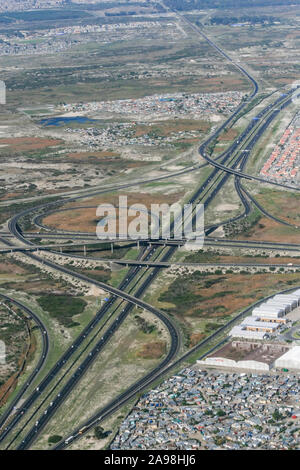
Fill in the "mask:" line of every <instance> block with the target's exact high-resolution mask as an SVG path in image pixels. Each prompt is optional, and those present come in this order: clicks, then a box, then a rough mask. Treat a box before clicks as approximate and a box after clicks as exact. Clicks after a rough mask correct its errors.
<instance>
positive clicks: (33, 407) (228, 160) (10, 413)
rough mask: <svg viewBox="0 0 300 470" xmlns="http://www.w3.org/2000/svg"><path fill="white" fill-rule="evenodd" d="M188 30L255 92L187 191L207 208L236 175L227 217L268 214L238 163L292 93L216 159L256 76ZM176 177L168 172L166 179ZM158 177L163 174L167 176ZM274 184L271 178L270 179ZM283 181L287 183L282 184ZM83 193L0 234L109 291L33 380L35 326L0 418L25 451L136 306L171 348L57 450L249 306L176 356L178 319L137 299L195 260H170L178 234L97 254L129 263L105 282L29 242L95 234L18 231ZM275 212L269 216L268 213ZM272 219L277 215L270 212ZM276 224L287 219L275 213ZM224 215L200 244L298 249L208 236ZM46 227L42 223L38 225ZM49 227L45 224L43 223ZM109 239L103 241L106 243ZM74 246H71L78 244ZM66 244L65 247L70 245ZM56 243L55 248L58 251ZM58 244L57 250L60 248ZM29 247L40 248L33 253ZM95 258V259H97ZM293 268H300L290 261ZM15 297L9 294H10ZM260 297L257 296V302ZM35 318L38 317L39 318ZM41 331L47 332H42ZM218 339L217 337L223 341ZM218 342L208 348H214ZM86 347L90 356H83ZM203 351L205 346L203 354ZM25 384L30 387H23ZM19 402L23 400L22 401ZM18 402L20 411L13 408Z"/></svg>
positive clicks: (2, 436) (10, 244)
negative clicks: (30, 352)
mask: <svg viewBox="0 0 300 470" xmlns="http://www.w3.org/2000/svg"><path fill="white" fill-rule="evenodd" d="M192 28H193V29H194V30H195V31H196V32H197V34H200V35H201V36H202V37H203V38H204V39H205V40H206V41H208V43H209V44H210V45H211V46H212V47H213V48H215V49H216V50H217V51H218V52H219V53H220V54H222V56H223V57H224V58H225V59H226V60H228V61H230V62H231V63H232V64H233V65H234V66H235V67H236V68H237V69H238V70H239V71H240V72H241V73H242V74H243V75H244V76H246V77H247V79H248V80H249V81H250V83H251V85H252V88H253V91H252V93H251V96H250V97H249V98H248V100H247V102H244V103H242V104H241V105H240V106H239V107H238V109H237V110H236V111H235V112H234V113H233V114H232V115H231V116H230V118H228V119H227V120H226V122H224V123H223V124H222V126H220V127H219V128H218V129H217V130H216V131H215V132H214V133H213V134H212V135H210V136H209V138H208V139H207V140H206V141H205V142H204V143H203V144H202V145H201V146H200V148H199V154H200V155H201V156H202V157H203V158H204V159H205V160H206V162H207V165H210V166H211V167H212V171H211V172H210V174H209V176H208V177H207V178H206V180H205V181H204V182H203V183H202V184H201V186H200V187H199V188H197V189H196V191H195V193H194V195H193V196H192V197H191V199H190V201H189V202H191V203H194V202H202V203H204V205H205V207H206V208H207V207H208V206H209V205H210V204H211V202H212V201H213V200H214V199H215V197H216V196H217V195H218V194H219V193H220V191H221V189H222V188H223V187H224V186H225V184H226V183H227V182H228V180H229V178H230V177H234V178H235V188H236V190H237V194H238V195H239V197H240V199H241V202H242V204H243V207H244V211H243V213H242V214H240V215H238V216H236V217H234V218H232V219H230V221H234V220H238V219H240V218H243V217H246V216H247V215H248V214H249V213H250V212H251V210H252V204H254V205H255V206H256V207H258V209H260V210H261V211H262V212H263V213H264V214H265V215H267V216H269V214H268V213H267V212H266V211H265V210H264V209H263V208H261V206H260V205H259V204H258V203H257V202H256V201H255V199H254V198H253V197H252V196H251V195H250V194H249V192H248V191H247V190H246V189H245V188H244V187H243V186H242V184H241V180H242V179H246V180H253V181H259V182H260V183H265V184H271V183H269V182H266V181H265V180H263V179H262V178H258V177H255V176H251V175H248V174H246V173H245V172H244V171H243V169H244V167H245V164H246V162H247V160H248V159H249V157H250V155H251V150H252V149H253V148H254V146H255V144H256V143H257V141H258V140H259V139H260V138H261V136H262V135H263V133H264V132H265V131H266V129H267V128H268V127H269V126H270V124H271V123H272V122H273V121H274V119H275V118H276V117H277V115H278V113H280V112H282V111H284V109H285V108H286V107H287V106H289V104H290V103H291V97H290V94H289V92H287V93H285V94H282V96H280V97H279V98H278V99H276V101H275V102H274V103H272V104H268V105H267V106H266V107H265V108H263V109H262V110H261V111H260V112H259V114H258V115H257V116H256V117H257V119H255V120H254V119H253V120H251V122H250V123H249V125H248V126H247V127H246V129H245V130H244V131H243V132H242V134H241V135H240V136H239V138H238V139H237V140H236V141H235V142H234V143H233V144H232V145H231V146H230V147H229V149H227V150H226V151H225V152H224V153H223V154H222V155H221V156H220V157H218V159H217V160H216V159H213V158H211V157H209V156H208V155H207V151H206V150H207V148H208V146H209V145H210V144H211V142H213V141H214V139H216V137H218V136H219V135H220V134H221V133H222V132H223V130H224V129H225V128H226V127H227V126H230V124H231V123H232V122H234V120H235V118H236V117H237V116H238V115H239V114H240V113H241V112H242V111H243V109H244V108H245V107H246V106H248V104H249V102H251V101H252V100H254V98H255V97H256V95H257V94H258V91H259V88H258V84H257V82H256V80H255V79H254V78H253V77H252V76H251V75H250V74H249V73H248V72H247V71H246V70H245V69H244V68H243V67H241V66H240V65H239V64H236V63H235V62H234V61H233V60H232V59H231V58H230V57H229V56H228V55H227V54H226V52H224V51H223V50H221V49H220V47H219V46H218V45H216V44H215V43H214V42H213V41H211V40H210V39H209V38H208V37H207V36H206V35H205V34H204V33H203V32H202V31H201V30H199V29H198V28H196V27H195V26H194V25H192ZM199 167H200V165H199V166H193V167H189V168H187V169H185V170H183V171H182V172H180V174H184V172H185V171H188V172H190V171H196V170H197V169H199ZM171 176H173V175H169V177H171ZM167 177H168V176H163V177H161V178H167ZM143 182H149V180H144V181H139V182H136V183H135V182H133V183H131V184H125V185H118V186H117V187H114V188H112V187H110V188H104V189H103V188H102V189H99V190H95V191H92V192H90V193H89V196H94V195H99V194H104V193H106V192H108V193H109V192H110V191H112V190H116V189H121V188H122V189H123V188H126V187H129V186H131V185H134V184H138V185H140V184H142V183H143ZM272 184H275V183H272ZM281 186H284V185H281ZM285 187H286V188H287V189H293V190H299V188H294V187H290V186H285ZM85 197H87V194H86V193H84V194H82V195H79V196H78V195H77V196H72V197H66V196H64V198H63V199H61V200H59V201H50V202H47V203H46V204H39V205H38V206H37V207H34V208H29V209H26V210H24V211H22V212H20V213H18V214H16V215H15V216H14V217H13V218H12V219H11V220H10V221H9V224H8V232H7V233H5V232H3V233H1V234H0V236H1V238H0V240H1V243H2V244H3V245H4V248H1V250H0V251H1V252H2V253H5V252H13V251H18V252H21V253H22V254H23V256H25V257H26V258H28V259H29V260H30V259H31V260H32V261H34V262H35V263H39V264H40V265H43V266H46V267H49V268H51V269H53V270H56V271H57V272H60V273H63V274H65V275H67V276H70V277H73V278H77V279H79V280H82V281H83V282H85V283H89V284H93V285H95V286H97V287H99V288H101V289H102V290H104V291H105V292H107V293H108V294H109V295H110V297H109V300H108V301H107V302H106V303H105V304H104V305H103V306H102V307H101V308H100V309H99V311H98V312H97V314H96V315H95V317H94V318H93V319H92V320H91V322H90V323H89V324H88V325H87V326H86V328H85V329H84V330H83V331H82V332H81V334H80V335H79V336H78V337H77V339H76V340H75V341H74V343H73V344H72V345H70V347H69V348H68V350H67V351H66V352H65V353H64V354H63V355H62V357H61V358H60V359H59V360H58V361H57V363H56V364H55V365H54V366H53V367H52V368H51V370H50V371H49V372H48V373H47V374H46V375H45V377H44V378H43V379H42V380H40V381H36V379H37V378H38V377H37V376H38V375H39V374H40V373H41V372H42V370H43V368H44V366H45V361H46V359H47V354H48V334H47V330H46V328H45V327H44V326H43V325H42V324H41V323H40V328H41V330H42V331H43V338H44V346H43V353H42V355H41V358H40V360H39V363H38V365H37V367H36V369H35V371H34V373H33V374H32V376H31V377H30V378H29V379H28V380H27V382H26V384H25V386H23V388H22V389H21V390H19V391H18V394H17V396H16V397H15V398H14V400H13V402H12V403H10V405H9V407H8V408H7V410H6V411H5V413H4V415H2V416H1V419H0V427H1V433H0V443H1V445H4V447H5V448H6V449H13V448H14V449H20V450H21V449H22V450H23V449H28V448H30V447H31V446H32V444H33V443H34V442H35V440H36V439H37V438H38V436H39V435H40V433H41V432H42V430H43V428H44V427H45V425H46V424H47V423H48V422H49V420H50V419H51V418H52V417H53V415H54V414H55V412H56V411H57V409H58V408H59V407H60V406H61V405H62V403H63V402H64V401H65V400H66V399H67V397H68V396H69V394H70V393H71V391H72V390H73V389H74V388H75V387H76V385H77V384H78V382H79V380H80V379H81V378H82V377H83V375H84V374H85V373H86V371H87V370H88V369H89V367H90V366H91V364H92V363H93V362H94V361H95V359H96V358H97V357H98V356H99V354H100V353H101V351H102V350H103V348H105V346H106V345H107V343H108V342H109V341H110V340H111V338H112V337H113V335H114V333H115V332H116V330H117V329H118V328H119V327H120V326H121V325H122V324H123V322H124V320H125V319H126V317H127V316H128V315H129V314H130V312H131V311H132V309H133V307H134V306H139V307H141V308H143V309H144V310H147V311H148V312H150V313H151V315H154V316H155V317H156V318H158V319H159V320H160V321H161V322H162V323H163V324H164V325H165V327H166V329H167V330H168V333H169V337H170V344H169V349H168V353H167V354H166V356H165V357H164V359H163V360H162V361H161V363H160V364H159V365H157V367H155V369H154V370H152V371H151V372H150V373H148V374H147V375H146V376H145V377H143V378H142V379H140V380H138V381H137V382H136V383H135V384H133V385H132V386H130V387H129V388H128V389H127V390H126V391H124V392H123V393H122V394H121V395H119V396H117V397H114V398H113V399H112V400H111V401H110V403H109V404H107V405H106V406H105V407H103V408H102V409H101V410H99V412H97V414H95V415H94V416H92V417H91V418H89V419H88V420H87V421H86V422H85V423H81V424H80V426H78V428H76V429H74V431H73V432H72V433H71V434H70V435H68V436H65V437H64V439H63V441H62V442H61V443H59V444H58V445H57V446H56V449H57V450H58V449H63V448H66V447H67V446H68V445H70V444H71V443H72V442H73V441H75V440H77V439H79V438H80V437H81V436H82V435H83V434H85V433H86V432H88V431H89V430H90V429H91V428H92V427H93V426H95V424H97V423H99V422H101V421H102V420H104V419H105V418H106V417H108V416H110V415H111V414H112V413H114V412H115V411H116V410H117V409H119V408H120V407H122V406H124V404H126V403H128V401H130V400H132V399H133V398H134V397H135V396H136V395H137V394H138V393H140V392H141V391H143V390H145V389H146V388H147V387H149V386H151V384H153V383H154V382H155V381H156V380H158V379H159V378H161V377H163V376H164V375H165V374H166V373H167V372H170V371H172V370H173V369H174V367H177V366H178V365H179V364H180V363H181V362H182V361H183V360H186V359H187V358H188V357H189V356H192V355H193V354H195V352H197V351H198V350H199V351H200V350H201V349H202V348H204V347H205V346H206V345H208V346H209V345H210V344H211V342H212V341H214V340H215V339H217V338H218V337H219V336H220V338H221V337H222V333H223V332H224V331H225V330H226V329H228V328H229V326H230V325H231V324H232V323H234V322H235V321H237V320H238V318H239V317H241V316H243V315H245V314H246V313H247V312H248V311H249V310H250V307H249V308H248V309H246V310H245V311H243V312H242V313H241V314H239V316H238V317H236V318H235V319H234V320H230V322H228V323H227V324H225V325H224V326H223V327H222V328H220V330H218V331H216V332H215V333H214V334H213V335H211V336H210V337H208V338H206V339H205V340H204V341H202V342H201V343H200V344H198V345H197V346H196V347H195V348H193V349H191V350H190V351H189V352H187V353H185V354H184V355H182V356H181V357H179V352H180V345H181V332H180V331H179V330H178V327H177V325H176V323H175V322H174V321H173V320H172V319H170V317H168V316H167V315H166V314H165V313H164V312H162V311H160V310H158V309H157V308H154V307H153V306H151V305H149V304H147V303H146V302H144V301H143V300H142V297H143V295H144V293H145V292H146V290H147V288H148V287H149V286H150V284H151V283H152V282H153V280H154V279H155V278H156V277H157V276H158V275H159V272H160V270H161V269H162V268H168V267H170V266H187V265H195V264H193V263H173V262H172V260H171V258H172V256H173V255H174V253H175V252H176V249H177V248H178V247H179V246H181V245H182V243H183V242H184V241H182V240H178V241H176V240H141V241H140V242H139V248H140V253H139V258H138V259H137V260H120V259H113V258H110V259H105V258H104V259H101V258H100V259H99V262H105V263H118V264H124V265H126V266H130V269H129V271H128V273H127V274H126V277H125V278H124V279H123V280H122V281H121V283H120V285H119V286H118V288H115V287H112V286H109V285H108V284H105V283H102V282H98V281H95V280H93V279H90V278H89V277H87V276H85V275H83V274H80V273H78V272H74V271H73V270H71V269H69V268H66V267H65V266H61V265H59V264H57V263H54V262H53V261H50V260H49V259H47V258H43V257H41V256H40V255H39V253H40V252H41V251H42V250H45V251H49V252H50V253H55V254H59V255H61V256H67V257H77V258H86V256H83V255H78V254H77V255H74V254H70V253H68V252H64V251H63V247H64V244H63V243H57V244H55V245H54V244H52V245H50V244H49V245H37V244H36V243H34V242H33V241H32V240H33V239H34V240H36V239H38V238H40V239H41V240H42V239H46V240H60V241H61V240H64V239H67V240H75V245H76V244H78V245H79V246H86V247H88V246H89V245H90V244H95V243H97V245H98V244H99V240H96V239H95V236H94V235H92V234H84V233H72V232H68V233H66V232H64V233H62V232H56V233H55V232H47V233H39V234H37V233H31V234H30V233H23V231H22V228H21V225H22V219H24V217H28V216H30V217H31V218H35V219H36V222H37V223H39V221H40V220H41V219H42V218H44V217H45V216H46V215H48V214H49V213H51V212H53V211H58V210H60V209H59V208H60V206H61V204H65V203H70V202H75V201H78V200H80V199H83V198H85ZM270 217H272V218H274V217H273V216H270ZM275 219H276V218H275ZM276 220H277V221H278V222H279V223H284V224H286V222H284V221H280V220H279V219H276ZM228 222H229V221H225V222H222V224H215V225H211V226H207V227H206V228H205V234H206V236H207V237H206V240H205V243H206V244H207V245H210V246H231V247H248V248H251V247H254V248H256V249H263V250H268V249H269V250H275V249H276V250H282V251H289V250H290V251H291V250H292V251H299V250H300V245H293V244H289V243H286V244H280V243H278V244H276V243H272V242H260V243H258V242H257V243H256V242H242V241H237V240H222V239H218V238H212V237H211V236H210V234H213V232H214V231H215V229H216V228H217V227H218V226H219V225H224V224H225V223H228ZM40 228H43V229H44V228H45V227H40ZM46 228H47V227H46ZM118 242H119V241H118V240H115V241H114V240H113V241H112V242H111V243H118ZM105 243H107V241H106V242H105ZM75 245H74V246H75ZM68 247H69V249H70V245H68ZM56 248H58V249H59V251H56ZM60 248H62V251H61V250H60ZM34 252H37V253H35V254H34ZM94 259H95V258H93V260H94ZM96 259H97V258H96ZM201 265H203V266H204V267H207V266H212V267H213V266H218V267H220V266H221V267H226V266H229V265H230V264H226V263H223V264H222V263H221V264H220V263H212V264H208V263H206V264H204V263H201ZM240 266H241V267H242V266H244V267H246V266H248V267H256V266H257V264H255V263H241V265H240ZM263 266H264V267H268V266H271V267H281V266H282V264H276V265H274V264H270V265H268V264H266V265H263ZM293 267H295V268H297V267H300V266H298V265H296V264H295V265H294V266H293ZM10 300H11V301H13V302H16V301H15V300H14V299H10ZM260 302H261V301H260ZM22 308H23V310H24V311H26V312H27V313H28V315H29V316H31V317H32V318H35V316H34V314H33V312H30V311H29V310H28V309H27V310H26V307H25V306H22ZM36 321H37V322H38V323H39V320H38V319H36ZM44 332H46V333H44ZM222 341H224V340H223V339H220V341H219V342H217V345H218V344H220V343H221V342H222ZM217 345H215V346H213V348H215V347H216V346H217ZM87 352H88V354H87ZM206 353H207V352H206ZM33 382H34V383H35V385H34V387H35V388H34V389H32V387H31V389H30V386H31V385H32V383H33ZM29 389H30V393H27V394H26V392H28V390H29ZM21 399H23V400H22V403H21V404H20V400H21ZM16 407H17V411H16Z"/></svg>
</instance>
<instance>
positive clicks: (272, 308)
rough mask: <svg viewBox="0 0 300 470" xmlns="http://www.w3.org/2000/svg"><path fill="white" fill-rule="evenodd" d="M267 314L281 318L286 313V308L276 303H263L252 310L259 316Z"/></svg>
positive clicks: (269, 316)
mask: <svg viewBox="0 0 300 470" xmlns="http://www.w3.org/2000/svg"><path fill="white" fill-rule="evenodd" d="M261 315H265V316H266V318H270V319H272V318H276V319H277V318H281V317H283V316H284V315H285V309H284V308H282V307H277V306H276V305H266V304H262V305H260V306H259V307H256V308H254V309H253V310H252V316H254V317H259V316H261Z"/></svg>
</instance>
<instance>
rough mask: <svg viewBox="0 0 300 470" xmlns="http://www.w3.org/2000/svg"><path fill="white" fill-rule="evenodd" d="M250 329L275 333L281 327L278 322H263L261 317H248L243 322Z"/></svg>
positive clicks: (242, 324)
mask: <svg viewBox="0 0 300 470" xmlns="http://www.w3.org/2000/svg"><path fill="white" fill-rule="evenodd" d="M240 326H242V327H245V328H246V330H248V331H265V332H266V333H274V332H275V331H276V330H277V328H278V327H279V324H278V323H271V322H262V321H260V318H259V317H253V316H252V317H246V318H245V319H244V320H243V322H242V323H241V325H240Z"/></svg>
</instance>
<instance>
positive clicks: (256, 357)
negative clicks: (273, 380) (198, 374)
mask: <svg viewBox="0 0 300 470" xmlns="http://www.w3.org/2000/svg"><path fill="white" fill-rule="evenodd" d="M287 350H288V347H287V346H286V345H282V344H272V343H270V344H268V343H261V342H255V341H232V342H230V343H228V344H225V346H222V347H221V348H220V349H219V350H218V351H215V352H214V353H212V354H210V355H209V356H208V357H207V358H206V359H204V360H199V361H197V364H199V365H202V366H206V367H216V368H220V367H221V368H229V369H235V370H247V371H249V370H254V371H258V372H259V371H262V372H264V371H269V370H270V369H271V368H272V366H273V364H274V362H275V360H276V359H277V358H278V357H279V356H281V355H282V354H284V353H285V352H286V351H287Z"/></svg>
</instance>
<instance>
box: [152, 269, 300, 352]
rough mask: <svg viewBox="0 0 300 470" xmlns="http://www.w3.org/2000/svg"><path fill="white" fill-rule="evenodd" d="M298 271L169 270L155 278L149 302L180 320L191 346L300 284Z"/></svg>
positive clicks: (187, 342) (187, 343)
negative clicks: (272, 296) (254, 306)
mask: <svg viewBox="0 0 300 470" xmlns="http://www.w3.org/2000/svg"><path fill="white" fill-rule="evenodd" d="M299 283H300V276H299V273H290V274H288V273H285V274H280V273H275V272H273V271H272V272H268V273H255V274H253V273H252V274H251V273H249V272H246V271H245V272H241V273H233V272H232V271H231V270H227V271H225V270H223V272H222V270H218V269H215V273H214V274H213V273H207V272H201V271H197V270H194V271H193V272H192V273H189V270H188V269H186V270H185V269H184V268H183V269H181V270H176V269H174V270H171V271H170V270H168V271H166V272H165V273H163V274H161V275H160V280H157V281H155V283H154V285H153V288H152V289H151V291H152V292H149V293H148V294H147V295H146V299H147V301H148V302H151V303H152V304H154V305H156V306H157V307H158V308H160V309H163V310H165V311H167V312H168V313H169V314H170V315H172V316H174V318H176V320H177V321H178V322H179V323H180V325H181V328H182V330H183V331H184V334H185V338H186V346H187V347H191V346H193V345H194V344H196V343H197V342H199V341H200V340H202V339H203V338H205V337H206V336H208V335H209V334H211V333H212V332H213V331H215V330H216V329H218V328H219V327H220V326H221V325H222V324H224V322H226V321H228V320H229V319H230V318H232V317H234V316H235V315H236V314H237V313H238V312H240V311H241V310H243V309H244V308H246V307H248V306H250V305H251V304H252V303H254V302H255V301H257V300H259V299H260V298H263V297H265V296H267V295H269V294H272V293H273V292H274V293H276V292H278V291H280V290H283V289H284V288H288V287H292V286H293V285H295V287H297V286H298V285H299Z"/></svg>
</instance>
